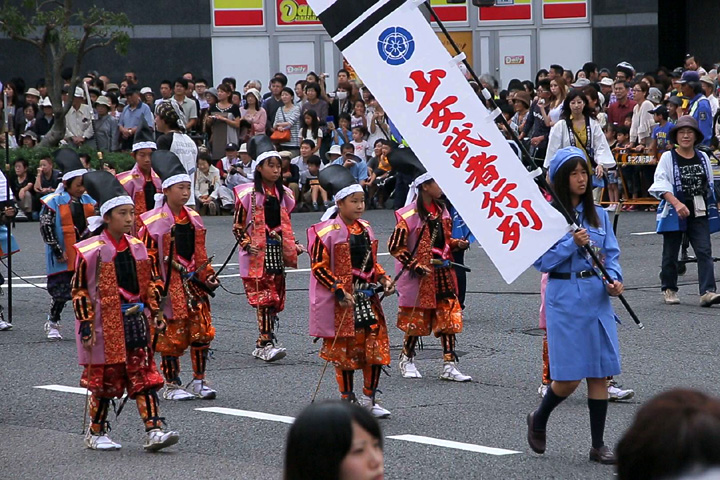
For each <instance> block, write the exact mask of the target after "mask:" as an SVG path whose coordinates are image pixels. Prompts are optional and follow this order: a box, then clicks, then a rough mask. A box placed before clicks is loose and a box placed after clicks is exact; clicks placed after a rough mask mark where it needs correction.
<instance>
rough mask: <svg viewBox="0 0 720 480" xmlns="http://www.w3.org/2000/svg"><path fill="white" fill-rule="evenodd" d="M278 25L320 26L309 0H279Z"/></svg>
mask: <svg viewBox="0 0 720 480" xmlns="http://www.w3.org/2000/svg"><path fill="white" fill-rule="evenodd" d="M277 24H278V25H319V24H320V21H319V20H318V18H317V16H316V15H315V12H313V11H312V8H310V5H308V4H307V0H277Z"/></svg>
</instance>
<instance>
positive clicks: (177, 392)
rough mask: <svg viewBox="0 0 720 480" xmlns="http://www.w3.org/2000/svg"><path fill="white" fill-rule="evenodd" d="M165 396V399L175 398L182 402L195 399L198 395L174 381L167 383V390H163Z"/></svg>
mask: <svg viewBox="0 0 720 480" xmlns="http://www.w3.org/2000/svg"><path fill="white" fill-rule="evenodd" d="M163 398H164V399H165V400H175V401H178V402H182V401H185V400H194V399H195V398H197V397H195V395H194V394H192V393H190V392H188V391H187V390H185V389H184V388H182V387H181V386H180V385H175V384H174V383H166V384H165V390H164V391H163Z"/></svg>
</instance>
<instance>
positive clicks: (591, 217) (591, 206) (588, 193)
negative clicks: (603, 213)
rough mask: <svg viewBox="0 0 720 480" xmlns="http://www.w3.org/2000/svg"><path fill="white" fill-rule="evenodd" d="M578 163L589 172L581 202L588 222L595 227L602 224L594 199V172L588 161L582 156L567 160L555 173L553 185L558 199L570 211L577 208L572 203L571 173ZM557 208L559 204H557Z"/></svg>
mask: <svg viewBox="0 0 720 480" xmlns="http://www.w3.org/2000/svg"><path fill="white" fill-rule="evenodd" d="M578 165H582V166H583V167H584V168H585V170H586V171H587V172H588V181H587V184H586V186H585V193H583V194H582V195H581V196H580V203H582V204H583V214H584V216H585V219H586V220H587V222H588V223H589V224H590V225H592V226H593V227H599V226H600V217H599V216H598V213H597V210H595V201H594V199H593V192H592V172H590V167H589V166H588V162H586V161H585V159H584V158H582V157H572V158H571V159H570V160H568V161H566V162H565V163H563V164H562V165H560V168H558V170H557V172H556V173H555V178H554V179H553V187H554V188H555V193H556V194H557V197H558V200H559V201H560V203H561V204H562V205H563V206H564V207H565V209H566V210H567V211H568V212H572V211H574V210H575V206H574V205H573V203H572V196H571V194H570V174H571V173H572V172H573V171H574V170H575V168H576V167H577V166H578ZM556 208H557V206H556Z"/></svg>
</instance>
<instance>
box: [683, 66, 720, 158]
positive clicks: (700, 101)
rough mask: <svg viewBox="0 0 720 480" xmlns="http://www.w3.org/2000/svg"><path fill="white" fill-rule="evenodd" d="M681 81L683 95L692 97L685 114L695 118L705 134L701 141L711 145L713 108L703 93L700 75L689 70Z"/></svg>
mask: <svg viewBox="0 0 720 480" xmlns="http://www.w3.org/2000/svg"><path fill="white" fill-rule="evenodd" d="M679 83H680V88H681V90H682V94H683V97H686V98H688V99H690V103H688V106H687V109H686V110H685V115H690V116H692V117H693V118H694V119H695V121H696V122H697V124H698V128H699V129H700V132H702V135H703V137H702V138H701V139H700V140H701V143H702V144H703V145H708V146H709V145H710V141H711V140H712V108H711V107H710V102H709V101H708V99H707V98H705V95H703V93H702V87H701V84H700V76H699V75H698V73H697V72H695V71H692V70H688V71H686V72H685V73H683V74H682V77H681V78H680V81H679Z"/></svg>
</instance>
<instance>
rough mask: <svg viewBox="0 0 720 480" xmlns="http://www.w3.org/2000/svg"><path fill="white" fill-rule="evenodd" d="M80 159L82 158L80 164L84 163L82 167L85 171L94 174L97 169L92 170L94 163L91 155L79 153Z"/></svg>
mask: <svg viewBox="0 0 720 480" xmlns="http://www.w3.org/2000/svg"><path fill="white" fill-rule="evenodd" d="M78 158H80V163H82V166H83V168H84V169H85V170H87V171H88V172H92V171H94V170H95V169H94V168H92V163H91V162H90V155H88V154H87V153H79V154H78Z"/></svg>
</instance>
